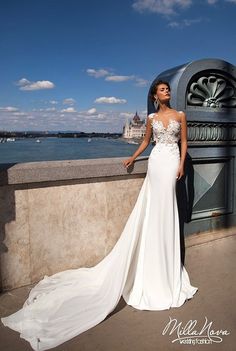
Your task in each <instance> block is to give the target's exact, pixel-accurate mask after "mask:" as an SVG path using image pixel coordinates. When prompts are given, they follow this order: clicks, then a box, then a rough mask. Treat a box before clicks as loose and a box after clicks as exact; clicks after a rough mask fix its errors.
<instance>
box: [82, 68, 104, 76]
mask: <svg viewBox="0 0 236 351" xmlns="http://www.w3.org/2000/svg"><path fill="white" fill-rule="evenodd" d="M86 72H87V73H88V75H89V76H91V77H95V78H101V77H105V76H107V75H108V74H110V72H109V71H107V70H106V69H94V68H88V69H87V70H86Z"/></svg>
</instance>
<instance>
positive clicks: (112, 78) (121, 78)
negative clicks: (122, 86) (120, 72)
mask: <svg viewBox="0 0 236 351" xmlns="http://www.w3.org/2000/svg"><path fill="white" fill-rule="evenodd" d="M134 78H135V77H134V76H108V77H106V78H105V80H106V81H108V82H125V81H127V80H132V79H134Z"/></svg>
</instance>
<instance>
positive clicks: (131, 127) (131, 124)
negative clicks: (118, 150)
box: [122, 111, 146, 139]
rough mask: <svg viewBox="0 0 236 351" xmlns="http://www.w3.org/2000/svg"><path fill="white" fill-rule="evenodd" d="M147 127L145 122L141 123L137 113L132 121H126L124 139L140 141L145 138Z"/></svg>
mask: <svg viewBox="0 0 236 351" xmlns="http://www.w3.org/2000/svg"><path fill="white" fill-rule="evenodd" d="M145 131H146V125H145V120H143V121H141V119H140V117H139V115H138V114H137V111H136V113H135V115H134V117H133V119H132V120H131V121H128V120H127V121H126V123H125V126H124V127H123V134H122V137H123V138H126V139H131V138H135V139H140V138H143V137H144V136H145Z"/></svg>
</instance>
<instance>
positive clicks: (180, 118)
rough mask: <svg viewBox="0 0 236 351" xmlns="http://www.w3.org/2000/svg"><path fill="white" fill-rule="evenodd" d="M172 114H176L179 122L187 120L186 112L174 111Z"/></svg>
mask: <svg viewBox="0 0 236 351" xmlns="http://www.w3.org/2000/svg"><path fill="white" fill-rule="evenodd" d="M172 112H173V113H174V115H175V118H176V119H177V120H179V121H180V122H181V121H183V120H184V119H185V118H186V116H185V113H184V111H177V110H174V109H172Z"/></svg>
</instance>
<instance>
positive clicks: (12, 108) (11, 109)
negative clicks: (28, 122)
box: [0, 106, 19, 112]
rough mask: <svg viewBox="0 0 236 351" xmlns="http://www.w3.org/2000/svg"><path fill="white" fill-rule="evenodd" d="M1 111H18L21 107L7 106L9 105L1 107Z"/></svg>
mask: <svg viewBox="0 0 236 351" xmlns="http://www.w3.org/2000/svg"><path fill="white" fill-rule="evenodd" d="M0 111H1V112H16V111H19V109H18V108H17V107H13V106H7V107H0Z"/></svg>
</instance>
